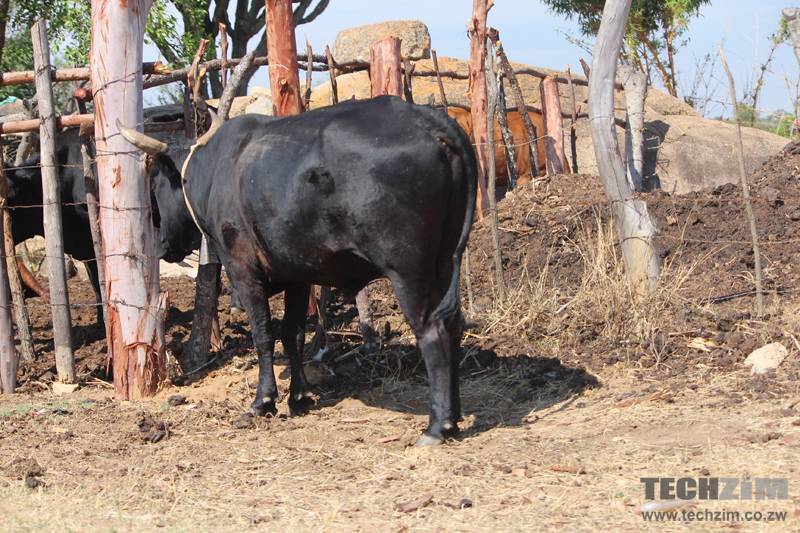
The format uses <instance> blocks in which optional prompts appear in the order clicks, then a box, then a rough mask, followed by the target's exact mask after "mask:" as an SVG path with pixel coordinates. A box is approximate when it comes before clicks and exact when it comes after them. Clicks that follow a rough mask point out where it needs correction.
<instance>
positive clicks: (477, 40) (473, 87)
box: [467, 0, 494, 220]
mask: <svg viewBox="0 0 800 533" xmlns="http://www.w3.org/2000/svg"><path fill="white" fill-rule="evenodd" d="M493 5H494V4H493V3H492V0H473V1H472V19H471V20H470V21H469V24H467V28H469V33H470V45H469V46H470V53H469V95H470V104H471V108H470V114H471V115H472V135H473V137H474V139H473V141H472V142H473V143H474V144H475V152H476V154H477V156H478V198H477V204H478V205H477V206H476V207H477V210H476V213H475V214H476V217H477V219H478V220H481V219H482V218H483V215H484V211H485V210H487V209H489V197H488V196H487V194H488V193H487V191H486V179H487V178H486V177H487V176H488V175H489V155H488V151H487V144H488V142H489V137H487V135H488V132H487V125H488V124H487V122H486V106H487V101H486V74H485V73H484V70H483V67H484V63H485V62H486V15H487V14H488V13H489V10H490V9H491V8H492V6H493Z"/></svg>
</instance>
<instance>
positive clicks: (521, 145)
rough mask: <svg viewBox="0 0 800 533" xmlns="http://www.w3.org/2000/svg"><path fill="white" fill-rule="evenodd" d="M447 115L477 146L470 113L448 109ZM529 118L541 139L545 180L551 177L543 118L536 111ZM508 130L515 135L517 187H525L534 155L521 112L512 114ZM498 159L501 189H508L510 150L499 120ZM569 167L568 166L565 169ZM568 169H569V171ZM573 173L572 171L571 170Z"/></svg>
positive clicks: (541, 169)
mask: <svg viewBox="0 0 800 533" xmlns="http://www.w3.org/2000/svg"><path fill="white" fill-rule="evenodd" d="M447 114H448V115H450V116H451V117H453V118H454V119H456V122H458V125H459V126H461V127H462V128H463V129H464V131H466V132H467V133H468V134H469V137H470V139H472V141H473V142H475V139H474V136H473V133H472V115H471V114H470V112H469V111H466V110H464V109H461V108H458V107H450V108H448V109H447ZM528 116H529V117H530V118H531V122H532V123H533V126H534V127H535V128H536V135H537V137H539V140H538V141H537V144H538V145H539V175H540V176H544V175H545V174H546V173H547V169H546V168H545V163H546V160H545V155H544V138H542V137H543V135H544V123H543V122H542V115H540V114H539V113H535V112H533V111H528ZM508 127H509V129H510V130H511V134H512V135H513V136H514V144H515V147H514V150H515V151H516V155H517V176H519V177H518V180H517V184H518V185H524V184H525V183H528V182H529V181H531V153H530V150H528V145H527V144H526V143H527V139H528V134H527V133H526V132H525V126H524V125H523V124H522V119H521V118H520V116H519V113H518V112H517V111H511V112H509V113H508ZM494 143H495V144H494V146H495V148H494V157H495V162H496V168H497V182H498V184H499V185H505V184H506V183H507V181H508V164H507V163H506V150H505V145H504V143H503V133H502V132H501V131H500V125H499V124H498V123H497V120H496V119H495V121H494ZM565 167H567V165H565ZM567 168H568V167H567ZM567 172H569V170H567Z"/></svg>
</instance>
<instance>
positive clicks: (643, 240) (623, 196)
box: [589, 0, 660, 294]
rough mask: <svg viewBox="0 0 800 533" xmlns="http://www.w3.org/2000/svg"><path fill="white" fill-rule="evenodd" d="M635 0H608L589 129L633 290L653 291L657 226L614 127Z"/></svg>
mask: <svg viewBox="0 0 800 533" xmlns="http://www.w3.org/2000/svg"><path fill="white" fill-rule="evenodd" d="M630 8H631V0H608V1H607V2H606V5H605V9H603V19H602V22H601V24H600V30H599V31H598V33H597V42H596V44H595V47H594V54H593V55H592V75H591V77H590V78H589V127H590V130H591V134H592V142H593V143H594V150H595V157H596V158H597V169H598V173H599V174H600V180H601V181H602V183H603V189H604V190H605V193H606V198H608V201H609V203H610V204H611V212H612V214H613V216H614V223H615V225H616V228H617V234H618V235H619V240H620V244H621V248H622V258H623V261H624V262H625V271H626V275H627V278H628V283H629V284H630V286H631V288H632V289H633V290H634V291H636V292H638V293H640V294H643V293H647V292H649V291H651V290H652V289H653V288H655V285H656V282H657V281H658V276H659V272H660V266H659V263H658V253H657V251H656V247H655V243H654V241H653V237H654V236H655V234H656V226H655V223H654V222H653V220H652V218H651V217H650V213H649V212H648V210H647V204H645V203H644V202H642V201H640V200H637V199H636V198H634V196H633V193H632V191H631V187H630V185H629V184H628V180H627V178H626V176H625V169H624V168H623V167H622V157H621V156H620V152H619V145H618V143H617V136H616V132H615V131H614V128H615V125H614V84H615V83H614V82H615V74H616V72H617V60H618V59H619V51H620V48H621V47H622V38H623V35H624V33H625V25H626V23H627V19H628V13H629V11H630Z"/></svg>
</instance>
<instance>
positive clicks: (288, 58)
mask: <svg viewBox="0 0 800 533" xmlns="http://www.w3.org/2000/svg"><path fill="white" fill-rule="evenodd" d="M266 6H267V56H268V57H269V84H270V88H271V89H272V106H273V108H274V109H275V116H281V117H282V116H286V115H298V114H300V113H301V112H302V111H303V107H302V103H301V99H300V74H299V72H298V70H297V44H296V43H295V37H294V18H293V15H292V1H291V0H266Z"/></svg>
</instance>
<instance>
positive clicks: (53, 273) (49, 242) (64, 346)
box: [31, 19, 75, 383]
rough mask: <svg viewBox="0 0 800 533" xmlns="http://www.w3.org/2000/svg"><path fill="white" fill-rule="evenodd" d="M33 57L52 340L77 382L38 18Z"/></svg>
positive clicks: (63, 373)
mask: <svg viewBox="0 0 800 533" xmlns="http://www.w3.org/2000/svg"><path fill="white" fill-rule="evenodd" d="M31 37H32V40H33V60H34V64H35V66H36V94H37V95H38V98H39V116H40V117H41V127H40V129H39V138H40V140H41V141H40V142H41V148H40V154H41V155H40V158H41V159H40V161H41V166H42V199H43V203H44V235H45V250H46V253H47V276H48V280H49V282H50V306H51V308H52V311H53V341H54V343H55V348H56V350H55V352H56V369H57V370H58V379H59V380H61V381H62V382H64V383H74V382H75V356H74V354H73V353H72V320H71V317H70V312H69V294H68V293H67V273H66V268H65V265H64V238H63V233H62V228H61V192H60V187H59V184H58V167H57V166H56V165H57V159H56V151H57V147H56V110H55V106H54V104H53V87H52V85H51V73H50V70H51V68H52V67H51V65H50V44H49V43H48V42H47V23H46V22H45V21H44V19H41V20H39V21H38V22H37V23H36V24H34V25H33V26H32V27H31Z"/></svg>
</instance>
